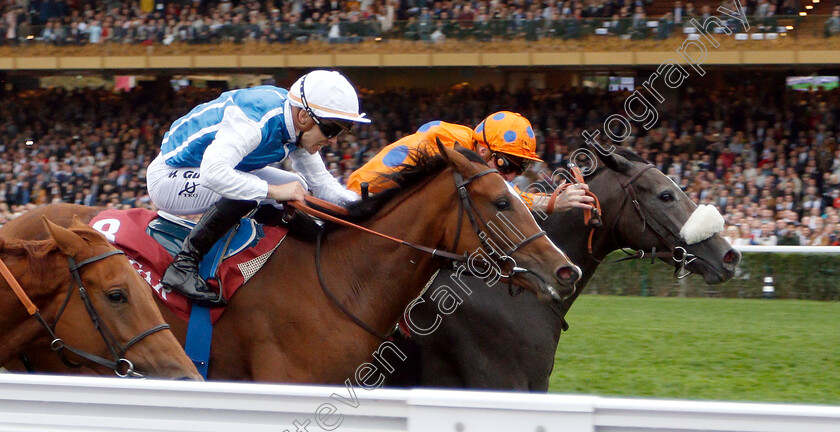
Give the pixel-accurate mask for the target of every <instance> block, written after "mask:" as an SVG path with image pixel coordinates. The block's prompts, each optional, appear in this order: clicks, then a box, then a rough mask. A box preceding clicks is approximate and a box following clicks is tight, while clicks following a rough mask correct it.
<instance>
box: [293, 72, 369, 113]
mask: <svg viewBox="0 0 840 432" xmlns="http://www.w3.org/2000/svg"><path fill="white" fill-rule="evenodd" d="M289 102H290V103H291V104H292V105H293V106H296V107H298V108H303V109H304V110H306V111H307V112H308V113H309V114H310V115H312V116H314V117H316V118H328V119H337V120H346V121H350V122H355V123H370V119H369V118H365V114H364V113H360V112H359V96H358V95H357V94H356V89H355V88H353V84H350V81H348V80H347V78H345V77H344V75H342V74H340V73H338V72H336V71H326V70H316V71H312V72H309V73H308V74H306V75H303V76H302V77H300V78H298V80H297V81H295V83H294V84H292V87H291V88H290V89H289ZM316 121H317V119H316Z"/></svg>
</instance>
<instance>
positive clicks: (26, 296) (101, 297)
mask: <svg viewBox="0 0 840 432" xmlns="http://www.w3.org/2000/svg"><path fill="white" fill-rule="evenodd" d="M28 223H30V224H32V225H36V226H37V227H38V230H39V231H43V232H45V233H46V236H47V237H48V239H47V240H5V239H3V238H0V244H1V245H2V246H0V259H2V261H3V263H5V264H6V266H7V267H8V269H9V271H10V273H11V275H12V276H13V278H14V279H13V280H12V281H11V282H10V281H9V280H7V279H5V278H0V365H2V364H5V363H6V362H8V361H9V360H11V359H13V358H15V357H17V356H19V355H21V354H23V353H24V352H26V351H28V350H37V349H39V348H40V349H44V350H46V351H47V353H48V354H45V355H48V356H50V357H54V358H55V360H58V358H59V357H58V355H56V354H52V353H49V347H50V346H52V347H53V348H58V347H59V345H60V344H61V345H64V346H65V348H63V349H61V350H59V351H58V353H59V354H61V355H63V356H66V358H67V359H68V360H70V361H74V362H79V363H80V364H82V365H85V366H87V367H88V371H90V372H89V373H99V374H113V373H117V374H118V375H121V376H124V375H131V376H139V375H141V374H142V375H143V376H149V377H161V378H177V379H181V378H186V379H195V380H200V379H201V376H200V375H199V374H198V371H196V369H195V366H194V365H193V363H192V362H191V361H190V359H189V358H188V357H187V355H186V354H184V350H183V349H182V348H181V346H180V345H179V344H178V341H177V340H176V339H175V337H174V336H173V335H172V332H171V331H169V330H168V328H167V326H166V325H165V324H164V322H163V317H162V316H161V314H160V312H159V311H158V309H157V307H156V305H155V302H154V300H153V298H152V294H151V293H150V292H149V289H148V285H147V284H146V281H144V280H143V279H142V278H141V277H140V275H138V274H137V272H136V271H134V268H133V267H132V266H131V264H130V263H129V261H128V260H127V259H125V257H124V256H123V255H122V253H121V252H120V251H118V250H117V249H115V248H114V247H113V246H111V244H110V243H108V241H107V240H106V239H105V237H104V236H102V234H100V233H99V232H97V231H96V230H94V229H93V228H90V227H89V226H87V225H85V224H83V223H81V222H79V221H78V219H76V220H75V221H73V223H71V224H69V229H67V228H62V227H60V226H58V225H55V224H53V223H51V222H49V221H46V220H40V219H33V220H30V221H28ZM74 266H75V267H77V268H78V270H77V271H76V272H73V271H72V270H73V269H72V267H74ZM15 282H17V283H19V284H20V286H19V287H17V286H16V287H15V288H20V289H21V291H22V292H23V293H21V292H18V293H16V292H15V291H14V290H13V288H12V287H13V285H14V284H15ZM81 287H83V289H82V288H81ZM76 293H78V294H76ZM35 308H38V313H37V314H35V315H34V316H33V315H32V314H34V313H35ZM39 316H40V318H41V319H43V321H39V319H37V317H39ZM94 320H95V321H97V322H98V325H94V323H93V321H94ZM47 326H48V327H49V330H47ZM50 332H54V335H51V334H50ZM56 338H60V339H61V341H63V342H60V341H56V340H55V339H56ZM73 349H77V350H80V351H81V352H82V353H83V354H82V355H85V354H89V355H93V356H96V357H98V358H99V360H102V363H101V364H96V363H93V362H92V361H91V359H90V358H84V359H83V358H81V357H80V356H79V355H77V353H76V352H75V351H74V352H72V353H69V352H68V351H72V350H73Z"/></svg>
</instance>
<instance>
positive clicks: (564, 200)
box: [514, 183, 595, 213]
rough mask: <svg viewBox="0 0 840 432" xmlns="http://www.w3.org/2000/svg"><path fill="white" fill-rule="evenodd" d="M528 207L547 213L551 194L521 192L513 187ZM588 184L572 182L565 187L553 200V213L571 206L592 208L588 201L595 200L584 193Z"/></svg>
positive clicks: (563, 210)
mask: <svg viewBox="0 0 840 432" xmlns="http://www.w3.org/2000/svg"><path fill="white" fill-rule="evenodd" d="M514 189H515V190H516V192H518V193H519V196H520V197H522V200H523V201H525V204H526V205H527V206H528V208H529V209H531V210H534V211H541V212H545V213H548V201H549V199H550V198H551V194H544V193H541V192H523V191H522V190H520V189H519V188H518V187H515V188H514ZM587 191H589V186H588V185H587V184H586V183H577V184H573V185H571V186H569V187H567V188H566V190H564V191H563V192H562V193H561V194H560V195H559V196H558V197H557V199H556V200H555V201H554V209H553V211H552V212H553V213H561V212H565V211H569V210H571V209H573V208H582V209H592V205H590V203H594V202H595V200H594V199H593V198H592V197H590V196H587V195H586V192H587Z"/></svg>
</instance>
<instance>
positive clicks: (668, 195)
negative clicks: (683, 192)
mask: <svg viewBox="0 0 840 432" xmlns="http://www.w3.org/2000/svg"><path fill="white" fill-rule="evenodd" d="M659 199H660V200H662V201H664V202H670V201H673V200H674V195H673V194H672V193H671V192H662V193H661V194H659Z"/></svg>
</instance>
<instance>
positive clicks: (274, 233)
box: [90, 208, 287, 324]
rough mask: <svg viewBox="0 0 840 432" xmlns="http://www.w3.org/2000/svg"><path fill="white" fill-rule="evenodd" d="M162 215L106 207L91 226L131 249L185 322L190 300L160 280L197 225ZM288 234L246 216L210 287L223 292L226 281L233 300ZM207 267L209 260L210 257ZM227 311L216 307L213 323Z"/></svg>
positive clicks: (138, 264)
mask: <svg viewBox="0 0 840 432" xmlns="http://www.w3.org/2000/svg"><path fill="white" fill-rule="evenodd" d="M161 215H165V216H161ZM161 215H159V214H158V213H156V212H154V211H151V210H145V209H137V208H135V209H128V210H106V211H103V212H102V213H99V214H98V215H97V216H96V217H95V218H93V219H92V220H91V221H90V225H91V226H92V227H93V228H94V229H96V230H98V231H99V232H101V233H102V234H104V235H105V237H106V238H108V240H109V241H110V242H111V243H113V244H114V245H115V246H116V247H118V248H120V249H122V250H123V251H124V252H125V254H126V256H128V258H129V261H131V264H132V265H133V266H134V268H135V269H136V270H137V272H138V273H140V276H142V277H143V278H144V279H145V280H146V282H147V283H148V284H149V285H150V286H151V287H152V290H153V291H154V293H155V295H157V296H158V298H159V299H160V300H161V301H162V302H163V303H164V304H165V305H166V306H167V307H168V308H169V309H170V310H171V311H172V312H173V313H175V314H176V315H178V317H179V318H181V319H183V320H184V321H189V316H190V305H191V302H190V300H188V299H187V298H186V297H184V296H182V295H181V294H179V293H176V292H172V291H170V290H169V288H167V287H165V286H163V284H161V283H160V278H161V277H163V273H164V272H165V271H166V268H167V267H168V266H169V264H171V263H172V257H173V256H174V255H175V253H176V252H177V250H179V249H180V246H181V243H182V241H183V239H184V237H185V236H186V234H187V233H189V231H190V229H191V228H192V225H194V223H192V222H189V221H186V220H183V219H179V218H176V217H174V216H171V215H166V214H165V213H162V212H161ZM286 233H287V229H286V228H282V227H274V226H268V225H258V224H256V223H254V222H253V221H252V220H250V219H243V220H242V222H241V223H240V225H239V229H238V230H237V231H236V233H235V235H234V237H233V239H231V241H230V242H229V245H228V250H227V251H226V253H225V255H224V260H223V261H222V263H221V265H219V270H218V273H217V274H216V275H215V278H211V279H209V280H208V285H210V286H212V287H213V289H214V290H218V289H219V281H221V283H222V287H223V289H224V297H225V299H226V300H230V298H231V297H233V295H234V294H235V293H236V291H237V290H238V289H239V287H241V286H242V285H243V284H245V283H246V282H248V280H250V279H251V277H253V276H254V275H255V274H256V273H257V271H258V270H259V269H260V268H261V267H262V266H263V264H265V263H266V261H268V258H269V257H270V256H271V254H272V253H273V252H274V250H275V249H277V247H278V246H280V243H281V242H282V241H283V239H284V238H285V237H286ZM227 238H228V236H225V237H223V238H222V239H221V240H220V241H219V242H218V243H217V244H216V245H215V246H214V247H213V250H211V251H210V252H209V253H208V254H207V257H214V256H217V255H218V254H217V251H218V248H220V247H223V246H224V245H225V243H228V241H227ZM158 240H161V241H162V242H163V243H164V244H165V245H166V247H164V246H163V245H162V244H161V243H160V242H159V241H158ZM201 265H209V263H208V262H207V260H205V261H202V263H201ZM223 312H224V308H213V309H212V311H211V320H212V323H214V324H215V323H216V321H217V320H218V319H219V317H221V315H222V313H223Z"/></svg>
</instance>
